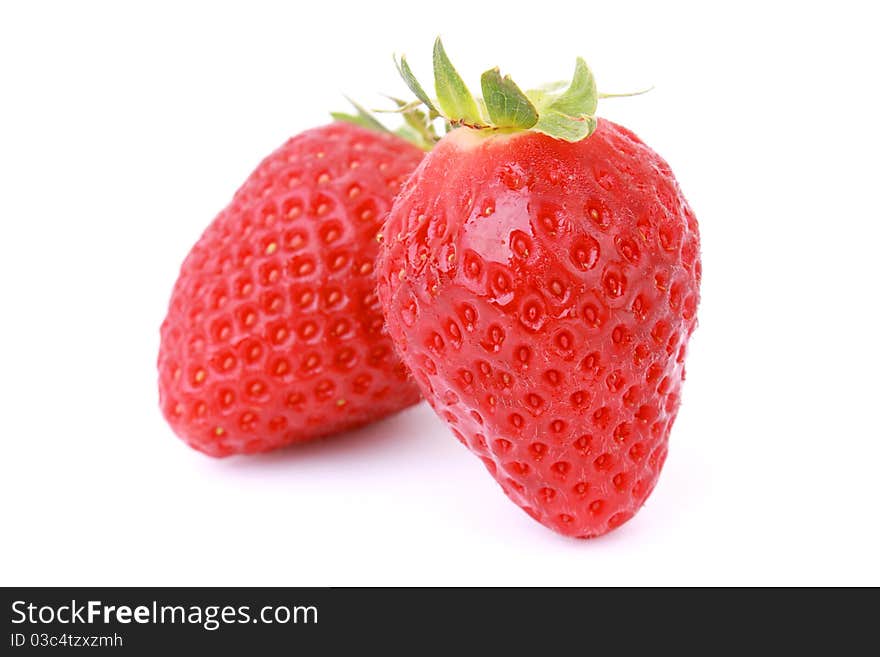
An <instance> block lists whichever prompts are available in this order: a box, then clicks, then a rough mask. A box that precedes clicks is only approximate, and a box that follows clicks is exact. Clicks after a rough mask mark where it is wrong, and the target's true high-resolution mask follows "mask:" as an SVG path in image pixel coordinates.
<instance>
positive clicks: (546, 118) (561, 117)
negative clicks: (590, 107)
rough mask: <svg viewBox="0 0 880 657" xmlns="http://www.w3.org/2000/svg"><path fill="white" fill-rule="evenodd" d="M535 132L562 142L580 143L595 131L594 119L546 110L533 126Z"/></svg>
mask: <svg viewBox="0 0 880 657" xmlns="http://www.w3.org/2000/svg"><path fill="white" fill-rule="evenodd" d="M534 130H536V131H537V132H543V133H544V134H545V135H548V136H550V137H553V138H554V139H562V140H563V141H571V142H574V141H580V140H581V139H585V138H586V137H589V136H590V135H591V134H593V131H595V130H596V119H595V117H592V116H588V115H583V116H569V115H567V114H563V113H561V112H557V111H555V110H552V109H551V110H546V111H545V112H543V113H542V114H541V116H540V118H539V119H538V122H537V123H536V124H535V126H534Z"/></svg>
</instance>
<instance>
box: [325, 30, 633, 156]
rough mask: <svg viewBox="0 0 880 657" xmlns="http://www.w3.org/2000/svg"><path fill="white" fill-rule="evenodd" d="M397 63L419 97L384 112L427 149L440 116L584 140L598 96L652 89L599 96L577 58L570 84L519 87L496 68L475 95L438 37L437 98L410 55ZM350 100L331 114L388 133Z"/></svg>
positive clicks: (451, 121)
mask: <svg viewBox="0 0 880 657" xmlns="http://www.w3.org/2000/svg"><path fill="white" fill-rule="evenodd" d="M394 62H395V64H396V66H397V71H398V73H400V76H401V77H402V78H403V81H404V82H405V83H406V85H407V87H409V90H410V91H411V92H412V93H413V95H414V96H415V98H416V99H415V100H413V101H412V102H406V101H403V100H400V99H397V98H392V99H391V100H392V101H393V102H394V103H395V104H396V108H395V109H393V110H385V111H391V112H397V113H400V114H401V115H402V116H403V119H404V122H405V125H404V126H403V128H401V129H400V130H398V131H397V134H399V135H401V136H403V137H404V138H406V139H409V140H410V141H411V142H413V143H415V144H416V145H417V146H419V147H421V148H423V149H425V150H430V149H431V147H432V146H433V144H434V143H436V142H437V141H438V140H439V135H438V133H437V131H436V129H435V128H434V124H435V121H436V120H437V119H442V121H443V124H444V127H445V131H446V132H449V131H450V130H453V129H455V128H459V127H466V128H470V129H472V130H476V131H481V132H486V133H487V134H491V133H493V132H498V133H500V132H504V133H510V132H521V131H530V132H540V133H543V134H545V135H548V136H550V137H553V138H554V139H561V140H563V141H568V142H576V141H580V140H582V139H586V138H587V137H589V136H590V135H591V134H593V131H595V129H596V125H597V124H596V107H597V105H598V103H599V99H600V98H609V97H616V96H635V95H638V94H641V93H645V91H649V89H648V90H645V91H639V92H636V93H631V94H601V93H599V92H598V90H597V89H596V81H595V79H594V77H593V73H592V71H590V69H589V67H588V66H587V64H586V62H585V61H584V60H583V59H581V58H580V57H578V58H577V60H576V63H575V69H574V75H573V76H572V78H571V81H570V82H569V83H568V84H566V83H564V82H563V83H555V84H552V85H548V86H545V87H541V88H538V89H530V90H527V91H523V90H522V89H520V88H519V86H517V84H516V83H515V82H514V81H513V80H512V79H511V78H510V76H509V75H505V76H502V75H501V72H500V71H499V70H498V68H492V69H489V70H488V71H486V72H485V73H483V75H482V76H481V77H480V88H481V91H482V94H483V95H482V97H481V98H475V97H474V96H473V95H472V94H471V92H470V90H469V89H468V87H467V85H466V84H465V82H464V80H463V79H462V78H461V76H460V75H459V73H458V71H456V70H455V67H454V66H453V65H452V62H451V61H450V60H449V57H448V56H447V54H446V50H445V48H444V47H443V43H442V41H441V40H440V38H439V37H438V38H437V40H436V41H435V42H434V93H435V97H434V98H432V97H431V96H429V95H428V93H427V92H426V91H425V88H424V87H423V86H422V85H421V83H420V82H419V81H418V79H417V78H416V77H415V75H414V74H413V72H412V69H410V67H409V64H408V63H407V61H406V57H403V56H401V57H400V58H399V59H398V58H397V57H395V59H394ZM351 102H352V105H354V107H355V109H356V111H357V113H356V114H353V115H352V114H333V116H334V118H336V119H340V120H348V121H352V122H354V123H358V124H360V125H363V126H365V127H369V128H373V129H379V130H384V131H388V130H387V128H385V127H384V126H383V125H382V124H381V123H380V122H379V121H378V120H376V119H375V117H373V115H372V114H370V113H369V112H368V111H367V110H365V109H364V108H362V107H361V106H360V105H358V104H357V103H354V101H351ZM377 111H381V110H377Z"/></svg>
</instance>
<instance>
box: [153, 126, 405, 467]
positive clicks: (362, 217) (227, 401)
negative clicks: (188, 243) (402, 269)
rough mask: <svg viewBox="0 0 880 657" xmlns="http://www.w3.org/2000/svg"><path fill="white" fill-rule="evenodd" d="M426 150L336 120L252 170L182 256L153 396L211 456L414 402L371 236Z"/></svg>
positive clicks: (307, 434) (344, 425)
mask: <svg viewBox="0 0 880 657" xmlns="http://www.w3.org/2000/svg"><path fill="white" fill-rule="evenodd" d="M421 157H422V151H420V150H419V149H418V148H416V147H414V146H412V145H411V144H409V143H408V142H406V141H404V140H403V139H400V138H399V137H396V136H394V135H391V134H381V133H380V132H376V131H373V130H368V129H365V128H363V127H358V126H356V125H352V124H349V123H341V122H339V123H334V124H331V125H328V126H324V127H322V128H316V129H313V130H309V131H306V132H304V133H302V134H300V135H297V136H296V137H293V138H292V139H290V140H289V141H288V142H287V143H286V144H284V145H283V146H281V148H279V149H278V150H276V151H275V152H274V153H272V154H271V155H269V157H267V158H266V159H265V160H263V162H262V163H261V164H260V165H259V167H257V169H256V171H254V173H253V174H251V176H250V177H249V178H248V180H247V181H246V182H245V183H244V185H243V186H242V187H241V188H240V189H239V190H238V192H237V193H236V194H235V197H234V198H233V200H232V202H231V203H230V205H229V206H228V207H227V208H226V209H225V210H223V211H222V212H221V213H220V215H219V216H218V217H217V218H216V219H215V220H214V222H213V223H212V224H211V225H210V226H209V227H208V229H207V230H206V231H205V233H204V234H203V235H202V237H201V238H200V239H199V241H198V242H197V243H196V245H195V246H194V247H193V249H192V251H191V252H190V253H189V255H188V256H187V258H186V260H185V261H184V263H183V266H182V268H181V271H180V276H179V278H178V280H177V283H176V285H175V287H174V291H173V293H172V296H171V302H170V305H169V309H168V315H167V317H166V318H165V321H164V322H163V324H162V342H161V347H160V351H159V363H158V365H159V395H160V404H161V407H162V411H163V412H164V414H165V417H166V419H167V420H168V422H169V423H170V424H171V427H172V428H173V429H174V431H175V432H176V433H177V434H178V435H179V436H180V437H181V438H183V439H184V440H185V441H186V442H187V443H189V444H190V445H191V446H192V447H194V448H196V449H198V450H201V451H202V452H205V453H207V454H210V455H212V456H226V455H229V454H233V453H248V452H259V451H266V450H270V449H275V448H277V447H281V446H284V445H287V444H290V443H294V442H300V441H304V440H308V439H311V438H316V437H320V436H326V435H329V434H332V433H335V432H337V431H341V430H344V429H348V428H351V427H355V426H358V425H361V424H365V423H367V422H369V421H371V420H375V419H378V418H380V417H383V416H385V415H388V414H389V413H393V412H396V411H398V410H400V409H402V408H405V407H407V406H409V405H411V404H414V403H415V402H416V401H418V398H419V395H418V390H417V389H416V386H415V385H414V384H413V382H412V381H411V380H410V379H409V378H408V375H407V372H406V370H405V368H404V367H403V365H402V363H401V362H400V361H399V360H398V358H397V357H396V355H395V354H394V349H393V346H392V344H391V341H390V339H389V338H388V336H387V335H386V334H385V332H384V329H383V318H382V311H381V308H380V307H379V302H378V298H377V296H376V290H375V282H376V279H375V271H374V262H375V258H376V255H377V253H378V248H379V247H378V244H377V242H376V234H377V232H378V231H379V229H380V227H381V226H382V223H383V221H384V219H385V216H386V215H387V212H388V209H389V208H390V206H391V201H392V199H393V197H394V194H395V193H396V192H397V190H398V189H399V187H400V185H401V184H402V182H403V181H404V180H405V179H406V178H407V176H409V174H410V173H411V172H412V170H413V169H414V168H415V167H416V165H417V164H418V163H419V161H420V159H421Z"/></svg>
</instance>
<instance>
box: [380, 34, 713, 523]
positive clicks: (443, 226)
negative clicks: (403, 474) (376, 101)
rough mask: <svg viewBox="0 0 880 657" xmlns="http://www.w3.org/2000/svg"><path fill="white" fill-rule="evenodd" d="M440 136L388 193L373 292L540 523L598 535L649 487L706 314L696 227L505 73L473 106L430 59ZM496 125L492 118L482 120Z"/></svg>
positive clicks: (624, 159) (429, 379)
mask: <svg viewBox="0 0 880 657" xmlns="http://www.w3.org/2000/svg"><path fill="white" fill-rule="evenodd" d="M401 71H402V73H403V74H404V78H405V79H406V80H407V82H408V83H409V84H410V86H411V88H412V89H413V91H414V92H415V93H416V94H417V95H418V96H419V97H420V98H421V99H422V100H423V102H425V103H426V104H428V106H429V109H430V111H431V112H432V113H433V114H435V115H438V116H440V117H443V118H445V119H446V120H447V121H448V123H449V125H450V127H452V128H453V129H452V131H451V132H450V133H449V134H448V135H447V136H446V137H445V138H443V139H442V140H441V141H440V142H439V143H438V144H437V145H436V147H435V149H434V150H433V152H431V153H430V154H429V155H428V156H427V157H426V158H425V160H424V161H423V163H422V164H421V165H420V167H419V168H418V169H417V170H416V173H415V174H414V175H413V177H412V178H411V179H410V181H409V182H408V183H407V185H406V186H405V188H404V190H403V192H402V193H401V194H400V195H399V196H398V198H397V200H396V202H395V204H394V206H393V208H392V211H391V214H390V216H389V220H388V223H387V226H386V229H385V231H384V247H383V251H382V254H381V255H380V261H379V293H380V297H381V300H382V303H383V305H384V307H385V310H386V317H387V322H388V326H389V329H390V332H391V335H392V338H393V339H394V341H395V343H396V345H397V347H398V351H399V353H400V354H401V356H402V358H403V360H404V362H405V363H406V364H407V366H408V367H409V368H410V369H411V370H412V372H413V374H414V376H415V378H416V381H417V382H418V384H419V386H420V388H421V391H422V394H423V395H424V396H425V398H426V399H427V400H428V401H429V402H430V403H431V405H432V406H433V408H434V409H435V410H436V412H437V413H438V414H439V415H440V416H441V417H442V418H444V419H445V420H446V421H447V422H448V423H449V425H450V428H451V430H452V432H453V433H454V434H455V435H456V437H457V438H458V439H459V440H460V441H462V442H463V443H464V444H465V445H467V446H468V447H469V448H470V449H471V451H473V452H474V453H475V454H477V455H478V456H479V457H480V458H481V459H482V460H483V462H484V463H485V464H486V467H487V468H488V469H489V471H490V472H491V473H492V475H493V476H494V477H495V478H496V479H497V481H498V482H499V483H500V484H501V486H502V488H503V489H504V491H505V492H506V493H507V495H508V496H509V497H510V498H511V499H512V500H513V501H514V502H516V503H517V504H518V505H519V506H521V507H522V508H523V509H524V510H525V511H526V512H527V513H529V514H530V515H531V516H533V517H534V518H535V519H536V520H538V521H539V522H541V523H543V524H545V525H547V526H548V527H551V528H552V529H555V530H556V531H559V532H561V533H563V534H566V535H571V536H578V537H593V536H598V535H601V534H603V533H605V532H607V531H609V530H611V529H613V528H615V527H617V526H619V525H621V524H622V523H624V522H626V521H627V520H628V519H629V518H631V517H632V516H633V514H634V513H635V512H636V511H637V510H638V509H639V508H640V507H641V506H642V504H643V503H644V501H645V499H646V498H647V496H648V495H649V494H650V492H651V490H652V489H653V488H654V485H655V484H656V482H657V477H658V475H659V473H660V470H661V468H662V466H663V462H664V460H665V458H666V452H667V443H668V438H669V432H670V429H671V427H672V423H673V421H674V419H675V415H676V412H677V410H678V405H679V394H680V388H681V383H682V380H683V379H684V357H685V350H686V345H687V341H688V338H689V337H690V335H691V333H692V332H693V330H694V328H695V324H696V307H697V303H698V300H699V282H700V274H701V269H700V261H699V234H698V228H697V222H696V219H695V217H694V215H693V213H692V212H691V210H690V208H689V207H688V204H687V202H686V201H685V199H684V197H683V196H682V194H681V191H680V190H679V187H678V185H677V183H676V181H675V179H674V177H673V175H672V172H671V171H670V169H669V167H668V165H667V164H666V163H665V162H664V161H663V160H662V159H661V158H660V157H659V156H658V155H657V154H656V153H654V152H653V151H652V150H651V149H650V148H648V147H647V146H646V145H645V144H644V143H642V142H641V140H639V139H638V137H636V136H635V135H634V134H632V133H631V132H629V131H628V130H626V129H625V128H622V127H620V126H618V125H616V124H614V123H611V122H610V121H605V120H602V119H598V120H597V119H595V118H594V111H595V105H596V99H597V94H596V90H595V85H594V83H593V78H592V75H591V74H590V73H589V70H588V69H587V68H586V65H585V64H583V62H582V61H581V60H579V61H578V67H577V70H576V73H575V77H574V80H573V81H572V84H571V85H570V86H569V88H568V89H567V90H566V91H564V92H552V91H547V90H539V91H535V92H530V93H528V94H524V93H523V92H521V91H520V90H519V89H518V87H516V85H515V84H514V83H513V82H512V81H511V80H510V79H509V78H504V79H502V78H501V77H500V76H499V75H498V73H497V70H493V71H487V73H486V74H484V76H483V92H484V99H483V100H482V101H481V103H480V102H477V101H476V100H475V99H473V98H472V97H470V94H469V93H468V92H467V89H466V87H464V83H463V82H462V81H461V79H460V78H459V77H458V75H457V73H455V70H454V69H453V68H452V66H451V64H449V61H448V59H447V58H446V56H445V53H444V52H443V48H442V46H441V45H440V44H439V41H438V43H437V45H436V46H435V75H436V77H437V96H438V99H437V100H436V101H434V100H433V99H429V98H427V97H426V96H425V94H424V91H423V90H422V88H421V87H420V85H419V84H418V83H417V82H416V81H415V79H414V78H413V76H412V74H411V72H410V71H409V68H408V67H407V66H406V62H405V61H403V62H401ZM487 115H488V116H487Z"/></svg>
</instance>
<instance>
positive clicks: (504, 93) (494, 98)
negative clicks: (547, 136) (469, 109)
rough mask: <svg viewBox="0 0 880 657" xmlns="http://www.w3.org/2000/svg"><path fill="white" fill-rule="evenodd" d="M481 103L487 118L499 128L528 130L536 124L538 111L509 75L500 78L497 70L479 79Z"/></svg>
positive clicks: (488, 72) (486, 73)
mask: <svg viewBox="0 0 880 657" xmlns="http://www.w3.org/2000/svg"><path fill="white" fill-rule="evenodd" d="M480 84H481V86H482V88H483V101H484V102H485V103H486V111H487V112H488V113H489V118H490V119H492V123H494V124H495V125H496V126H497V127H499V128H518V129H521V130H528V129H529V128H531V127H532V126H533V125H535V124H536V123H537V122H538V111H537V110H536V109H535V106H534V105H532V103H531V101H530V100H529V99H528V98H527V97H526V95H525V94H524V93H523V92H522V90H521V89H520V88H519V87H518V86H516V83H515V82H514V81H513V80H511V79H510V76H509V75H506V76H504V77H503V78H502V77H501V73H500V72H499V71H498V69H497V68H493V69H489V70H488V71H486V72H485V73H483V75H482V77H481V78H480Z"/></svg>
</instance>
